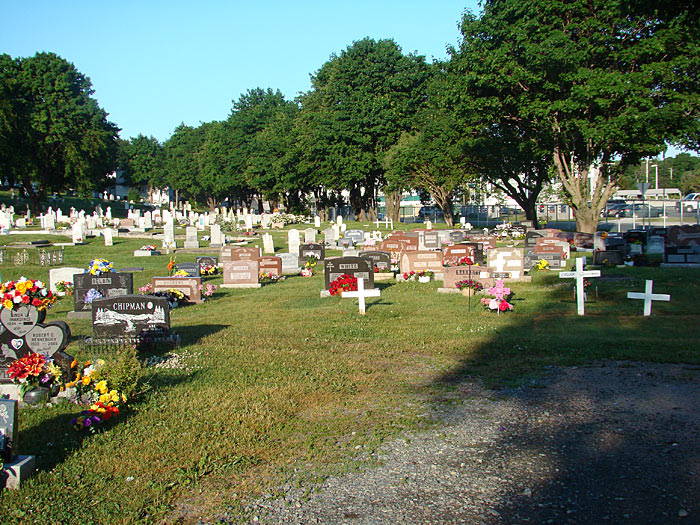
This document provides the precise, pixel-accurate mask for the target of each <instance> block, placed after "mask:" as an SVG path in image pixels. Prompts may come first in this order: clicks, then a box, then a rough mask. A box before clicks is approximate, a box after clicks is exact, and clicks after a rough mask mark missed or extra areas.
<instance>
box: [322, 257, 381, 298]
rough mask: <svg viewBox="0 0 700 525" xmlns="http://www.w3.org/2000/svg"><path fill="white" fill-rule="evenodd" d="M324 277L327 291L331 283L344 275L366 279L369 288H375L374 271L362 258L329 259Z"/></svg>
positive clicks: (326, 262)
mask: <svg viewBox="0 0 700 525" xmlns="http://www.w3.org/2000/svg"><path fill="white" fill-rule="evenodd" d="M324 266H325V268H324V277H325V286H326V290H328V288H329V287H330V284H331V282H333V281H335V280H336V279H337V278H338V277H340V276H341V275H343V274H347V275H353V276H355V277H356V278H357V279H364V280H365V285H366V286H367V287H368V288H374V270H373V269H372V268H371V267H370V264H369V262H368V261H367V259H363V258H361V257H336V258H334V259H327V260H326V261H325V263H324Z"/></svg>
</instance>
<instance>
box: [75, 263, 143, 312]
mask: <svg viewBox="0 0 700 525" xmlns="http://www.w3.org/2000/svg"><path fill="white" fill-rule="evenodd" d="M93 289H94V290H97V291H98V292H99V293H100V294H101V296H102V297H121V296H123V295H131V294H132V293H134V276H133V275H132V274H130V273H117V272H110V273H105V274H102V275H91V274H89V273H82V274H76V275H75V282H74V290H73V301H74V309H75V311H76V312H89V311H90V309H91V306H90V303H89V302H87V303H86V302H85V298H86V295H87V293H88V291H90V290H93Z"/></svg>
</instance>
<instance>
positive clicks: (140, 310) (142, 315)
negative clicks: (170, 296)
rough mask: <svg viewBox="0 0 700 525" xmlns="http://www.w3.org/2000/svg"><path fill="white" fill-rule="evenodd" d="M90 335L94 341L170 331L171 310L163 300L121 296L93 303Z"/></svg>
mask: <svg viewBox="0 0 700 525" xmlns="http://www.w3.org/2000/svg"><path fill="white" fill-rule="evenodd" d="M91 306H92V332H93V334H94V335H95V336H96V337H140V336H143V335H144V334H146V333H151V332H165V333H167V332H169V331H170V306H168V300H167V299H166V298H165V297H156V296H153V295H131V294H130V295H124V296H121V297H104V298H102V299H95V300H94V301H93V302H92V305H91Z"/></svg>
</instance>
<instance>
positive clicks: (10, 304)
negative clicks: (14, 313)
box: [2, 299, 14, 310]
mask: <svg viewBox="0 0 700 525" xmlns="http://www.w3.org/2000/svg"><path fill="white" fill-rule="evenodd" d="M2 305H3V306H4V307H5V308H7V309H8V310H12V307H13V306H14V304H13V303H12V301H10V300H9V299H6V300H4V301H3V302H2Z"/></svg>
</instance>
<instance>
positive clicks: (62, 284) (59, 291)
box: [56, 281, 74, 297]
mask: <svg viewBox="0 0 700 525" xmlns="http://www.w3.org/2000/svg"><path fill="white" fill-rule="evenodd" d="M73 290H74V286H73V283H71V282H70V281H58V282H57V283H56V295H58V296H59V297H63V296H66V295H73Z"/></svg>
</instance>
